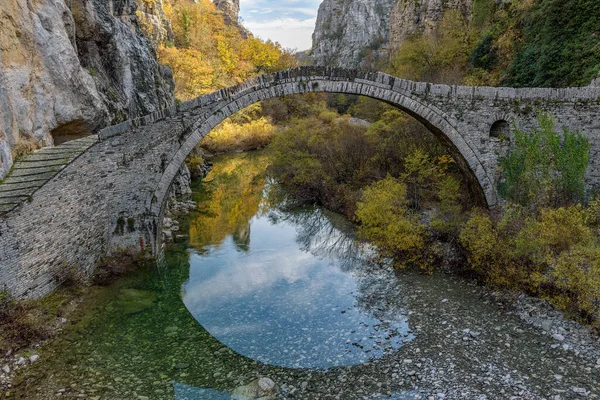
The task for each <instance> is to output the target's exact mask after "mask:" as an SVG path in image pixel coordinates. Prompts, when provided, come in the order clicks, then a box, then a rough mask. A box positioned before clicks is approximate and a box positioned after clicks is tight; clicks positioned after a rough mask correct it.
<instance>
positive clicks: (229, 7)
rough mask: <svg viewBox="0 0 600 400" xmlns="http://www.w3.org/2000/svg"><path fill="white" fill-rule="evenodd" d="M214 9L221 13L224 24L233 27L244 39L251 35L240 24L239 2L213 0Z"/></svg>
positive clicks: (238, 0) (236, 0)
mask: <svg viewBox="0 0 600 400" xmlns="http://www.w3.org/2000/svg"><path fill="white" fill-rule="evenodd" d="M213 3H214V4H215V7H217V9H218V10H219V11H221V12H222V13H223V17H224V18H225V22H226V23H227V24H229V25H234V26H235V27H236V28H237V29H238V30H239V31H240V34H241V35H242V37H243V38H244V39H247V38H248V37H249V36H251V35H252V34H251V33H250V31H248V30H247V29H246V28H244V26H243V25H242V24H240V22H239V19H240V0H213Z"/></svg>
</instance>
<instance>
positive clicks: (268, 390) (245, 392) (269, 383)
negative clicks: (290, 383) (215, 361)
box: [231, 377, 277, 400]
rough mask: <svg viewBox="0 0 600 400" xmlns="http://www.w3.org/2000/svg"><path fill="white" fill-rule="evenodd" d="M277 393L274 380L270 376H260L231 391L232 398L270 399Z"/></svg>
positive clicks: (237, 399)
mask: <svg viewBox="0 0 600 400" xmlns="http://www.w3.org/2000/svg"><path fill="white" fill-rule="evenodd" d="M276 393H277V390H276V385H275V382H273V380H272V379H270V378H265V377H263V378H260V379H258V380H256V381H253V382H250V383H249V384H247V385H244V386H240V387H238V388H237V389H235V390H234V391H233V395H232V396H231V399H232V400H250V399H252V400H256V399H260V400H270V399H274V398H275V394H276Z"/></svg>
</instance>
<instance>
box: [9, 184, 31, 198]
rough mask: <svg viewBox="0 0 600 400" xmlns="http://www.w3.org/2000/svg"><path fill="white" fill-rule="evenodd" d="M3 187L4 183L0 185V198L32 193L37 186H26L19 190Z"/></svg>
mask: <svg viewBox="0 0 600 400" xmlns="http://www.w3.org/2000/svg"><path fill="white" fill-rule="evenodd" d="M3 189H4V185H2V186H0V198H6V197H22V196H25V197H26V196H29V195H30V194H32V193H33V192H34V191H35V189H37V187H34V188H27V189H19V190H3Z"/></svg>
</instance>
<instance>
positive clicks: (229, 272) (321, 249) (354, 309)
mask: <svg viewBox="0 0 600 400" xmlns="http://www.w3.org/2000/svg"><path fill="white" fill-rule="evenodd" d="M250 181H251V182H252V183H253V185H252V187H250V188H249V187H245V188H243V189H242V192H244V193H245V195H246V196H247V197H249V198H252V199H256V197H255V196H256V194H255V193H254V192H258V193H259V194H260V195H261V197H262V196H263V193H262V189H263V186H264V181H262V185H257V184H256V182H257V181H258V180H257V179H250ZM219 196H221V194H219ZM253 203H254V204H256V202H255V201H254V202H253ZM221 204H223V205H224V207H225V208H226V207H227V205H226V204H225V203H221ZM214 205H215V204H214V203H212V205H211V207H213V208H212V209H213V214H212V215H211V216H208V217H207V216H206V214H201V215H199V216H197V217H196V218H195V220H194V221H193V226H195V227H196V228H197V229H202V226H203V220H204V219H206V218H211V219H214V215H221V216H224V215H232V214H235V215H237V216H239V215H240V214H239V213H235V212H234V211H232V210H229V209H221V210H216V211H215V208H214ZM233 206H234V207H238V208H239V206H236V205H235V204H234V205H233ZM253 209H254V210H255V213H254V215H253V216H251V218H250V220H249V222H248V223H247V224H243V223H242V221H241V220H240V219H237V222H236V229H235V230H234V233H232V234H229V235H227V236H226V237H225V238H224V239H222V240H214V239H215V237H214V236H213V237H212V239H213V240H204V241H203V240H198V238H192V240H191V242H192V243H194V250H191V255H190V278H189V280H188V281H187V282H186V283H185V284H184V287H183V301H184V303H185V305H186V307H187V308H188V309H189V311H190V312H191V313H192V315H193V316H194V317H195V318H196V320H197V321H198V322H199V323H200V324H201V325H202V326H203V327H204V328H205V329H206V330H208V331H209V332H210V333H211V335H213V336H214V337H215V338H217V339H218V340H219V341H220V342H222V343H223V344H225V345H227V346H228V347H230V348H231V349H233V350H234V351H236V352H238V353H240V354H242V355H244V356H247V357H250V358H252V359H254V360H257V361H260V362H263V363H267V364H271V365H277V366H283V367H293V368H308V367H311V368H327V367H332V366H347V365H355V364H360V363H364V362H365V361H367V360H369V359H371V358H375V357H382V356H383V355H384V354H386V353H387V352H390V351H393V350H395V349H398V348H399V347H400V346H402V344H403V343H405V342H406V341H408V340H411V339H412V337H413V336H412V334H411V333H410V331H409V328H408V323H407V320H406V317H405V316H404V315H403V314H402V313H401V312H399V311H400V310H398V309H392V308H390V307H387V306H385V299H384V298H382V297H381V296H382V295H383V294H384V293H389V292H386V289H387V288H389V287H390V285H393V284H394V283H395V277H394V275H393V273H392V271H391V270H390V269H388V268H387V267H382V266H377V265H373V264H372V263H369V262H368V259H369V258H371V257H373V252H372V250H371V249H369V248H368V247H366V246H365V245H363V244H361V243H360V242H358V241H357V240H355V239H354V238H353V236H352V235H351V234H348V233H346V230H347V229H346V228H347V227H346V226H345V224H344V222H343V221H342V219H337V218H336V216H335V215H332V214H329V213H326V212H324V211H322V210H321V209H320V208H317V207H310V208H305V209H302V210H300V211H296V212H288V211H282V210H277V209H273V210H268V207H266V206H265V202H262V207H255V208H253ZM259 209H260V210H261V212H259ZM208 226H213V225H212V222H209V224H208ZM242 227H243V229H241V228H242ZM192 234H193V233H192ZM207 237H210V235H203V238H207Z"/></svg>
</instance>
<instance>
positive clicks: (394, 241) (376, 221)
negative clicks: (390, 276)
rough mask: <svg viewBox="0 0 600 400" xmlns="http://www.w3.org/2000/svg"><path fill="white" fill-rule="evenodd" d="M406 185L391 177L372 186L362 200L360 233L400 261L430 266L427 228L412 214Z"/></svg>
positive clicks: (358, 214)
mask: <svg viewBox="0 0 600 400" xmlns="http://www.w3.org/2000/svg"><path fill="white" fill-rule="evenodd" d="M407 204H408V202H407V200H406V185H404V184H403V183H400V182H398V181H397V180H396V179H394V178H392V177H391V176H389V175H388V176H387V177H386V178H385V179H383V180H381V181H378V182H375V183H374V184H372V185H370V186H368V187H367V188H366V189H365V191H364V194H363V199H362V201H360V202H359V203H358V209H357V211H356V217H357V219H358V221H359V222H360V223H361V225H360V227H359V234H360V235H361V236H362V237H363V238H365V239H367V240H369V241H371V242H373V243H374V244H375V245H377V246H378V247H379V248H380V250H381V251H383V252H384V253H387V254H389V255H392V256H395V257H398V261H400V262H409V263H411V262H412V263H415V264H417V265H419V266H420V267H426V265H424V263H423V262H422V261H423V250H424V247H425V228H424V227H423V226H422V225H421V224H420V223H419V221H418V219H417V218H416V217H415V216H413V215H411V213H409V210H408V208H407Z"/></svg>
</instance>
